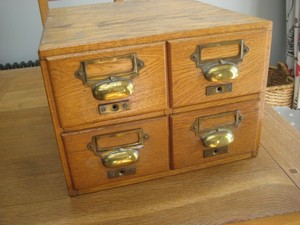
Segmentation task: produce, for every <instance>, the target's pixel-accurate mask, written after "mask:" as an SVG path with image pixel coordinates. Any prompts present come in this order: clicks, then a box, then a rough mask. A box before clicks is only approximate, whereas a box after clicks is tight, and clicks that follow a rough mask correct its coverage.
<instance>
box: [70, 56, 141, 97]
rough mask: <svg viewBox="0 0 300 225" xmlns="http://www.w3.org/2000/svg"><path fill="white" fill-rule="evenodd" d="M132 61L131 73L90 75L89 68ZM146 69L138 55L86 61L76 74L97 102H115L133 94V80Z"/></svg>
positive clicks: (81, 64) (81, 63)
mask: <svg viewBox="0 0 300 225" xmlns="http://www.w3.org/2000/svg"><path fill="white" fill-rule="evenodd" d="M122 60H130V61H131V62H132V70H131V71H119V72H114V73H108V74H101V71H99V72H98V75H97V72H96V75H93V76H91V74H89V70H88V67H89V66H93V65H97V64H105V63H109V62H118V61H120V62H121V61H122ZM143 67H144V62H143V61H142V60H140V59H138V57H137V55H136V53H131V54H127V55H121V56H115V57H107V58H100V59H94V60H86V61H82V62H80V67H79V69H78V70H77V71H76V72H75V77H76V78H78V79H80V80H81V81H82V83H83V84H84V85H85V86H88V87H90V88H91V89H92V93H93V96H94V98H95V99H97V100H115V99H122V98H126V97H128V96H129V95H131V94H133V91H134V87H133V81H132V80H133V79H134V78H135V77H137V76H138V75H139V71H140V70H141V69H142V68H143Z"/></svg>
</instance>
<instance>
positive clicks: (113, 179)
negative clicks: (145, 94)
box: [62, 117, 169, 192]
mask: <svg viewBox="0 0 300 225" xmlns="http://www.w3.org/2000/svg"><path fill="white" fill-rule="evenodd" d="M168 132H169V131H168V119H167V117H160V118H154V119H148V120H143V121H139V122H134V123H129V124H127V123H125V124H120V125H113V126H107V127H102V128H98V129H93V130H88V131H81V132H74V133H67V134H63V135H62V138H63V143H64V146H65V152H66V156H67V159H68V165H69V170H70V173H71V178H72V182H73V186H74V188H75V189H76V190H78V191H82V190H84V191H85V192H87V190H89V189H93V188H96V189H97V187H100V186H101V185H105V184H108V183H110V184H113V183H115V184H116V186H118V184H119V183H121V184H122V181H126V180H130V179H133V178H139V177H141V176H145V175H150V174H155V173H159V172H164V171H167V170H169V141H168Z"/></svg>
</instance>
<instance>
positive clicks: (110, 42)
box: [39, 0, 272, 58]
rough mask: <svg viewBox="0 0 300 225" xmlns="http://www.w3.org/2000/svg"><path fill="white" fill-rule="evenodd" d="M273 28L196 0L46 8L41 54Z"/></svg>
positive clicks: (147, 1)
mask: <svg viewBox="0 0 300 225" xmlns="http://www.w3.org/2000/svg"><path fill="white" fill-rule="evenodd" d="M154 2H155V4H154ZM145 9H147V16H146V17H145V11H144V10H145ZM111 15H113V17H112V16H111ZM203 15H205V19H203V18H204V17H203ZM145 24H147V25H146V26H145ZM271 26H272V24H271V22H269V21H266V20H262V19H259V18H255V17H250V16H245V15H241V14H239V13H235V12H231V11H228V10H225V9H219V8H216V7H214V6H209V5H206V4H203V3H200V2H198V1H194V0H188V1H180V0H176V1H174V0H166V1H155V0H139V1H126V2H121V3H118V4H113V3H104V4H98V5H86V6H80V7H68V8H59V9H50V10H49V14H48V18H47V23H46V25H45V30H44V33H43V37H42V42H41V46H40V51H39V54H40V57H42V58H44V57H46V56H52V55H61V54H68V53H75V52H82V51H90V50H96V49H105V48H111V47H121V46H128V45H134V44H144V43H152V42H157V41H166V40H170V39H177V38H187V37H199V36H206V35H213V34H222V33H223V34H224V33H232V32H236V31H243V30H253V29H271Z"/></svg>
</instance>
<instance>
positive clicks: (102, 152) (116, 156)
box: [87, 129, 149, 168]
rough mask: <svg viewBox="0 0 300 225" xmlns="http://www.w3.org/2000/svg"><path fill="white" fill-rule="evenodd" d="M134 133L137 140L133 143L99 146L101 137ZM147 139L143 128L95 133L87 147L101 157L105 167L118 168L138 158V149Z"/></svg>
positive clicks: (132, 162) (130, 163)
mask: <svg viewBox="0 0 300 225" xmlns="http://www.w3.org/2000/svg"><path fill="white" fill-rule="evenodd" d="M132 133H136V134H137V137H138V140H137V141H136V142H134V143H128V144H124V145H118V146H113V147H101V146H100V145H99V143H101V139H103V138H110V137H120V136H125V135H129V134H132ZM148 139H149V135H148V134H146V133H145V132H144V131H143V129H136V130H130V131H125V132H118V133H112V134H104V135H96V136H93V137H92V141H91V142H90V143H89V144H88V145H87V148H88V149H89V150H91V151H93V152H94V154H95V155H96V156H99V157H100V158H101V161H102V163H103V165H104V166H105V167H106V168H119V167H124V166H129V165H132V164H134V163H136V162H137V161H138V160H139V157H140V152H139V150H140V149H142V148H143V147H144V142H145V141H146V140H148Z"/></svg>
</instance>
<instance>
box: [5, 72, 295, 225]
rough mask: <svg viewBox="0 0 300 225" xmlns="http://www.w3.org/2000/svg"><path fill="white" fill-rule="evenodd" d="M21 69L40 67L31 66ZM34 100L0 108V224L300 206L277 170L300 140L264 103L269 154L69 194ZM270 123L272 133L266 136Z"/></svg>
mask: <svg viewBox="0 0 300 225" xmlns="http://www.w3.org/2000/svg"><path fill="white" fill-rule="evenodd" d="M24 71H25V74H26V72H27V71H28V72H29V71H31V72H32V73H34V74H36V75H39V74H40V71H39V70H36V68H30V69H26V70H24ZM15 72H16V71H14V70H12V71H1V72H0V82H1V80H2V79H7V78H8V77H14V74H15ZM4 73H5V74H4ZM2 75H3V76H2ZM39 79H40V82H39V85H37V86H32V89H35V91H37V95H41V96H44V97H45V93H44V91H43V90H42V84H41V77H39ZM8 82H10V80H8ZM28 85H29V86H28V87H31V86H30V84H28ZM28 87H22V90H26V89H28ZM9 92H10V90H7V94H9ZM21 93H22V92H19V94H21ZM21 96H22V95H21ZM19 97H20V96H19ZM20 99H21V98H20ZM44 99H45V98H44ZM20 101H22V99H21V100H20ZM0 103H1V102H0ZM15 104H16V105H18V104H19V103H17V102H15ZM34 104H35V105H36V106H35V107H32V108H26V104H20V106H21V107H19V108H18V107H16V106H14V107H12V108H13V109H11V108H8V109H7V110H5V108H4V109H3V110H2V111H1V112H0V134H1V135H0V142H1V145H0V179H1V183H0V199H1V202H0V224H12V225H14V224H20V223H22V224H25V225H26V224H30V225H35V224H151V225H152V224H204V225H205V224H224V223H229V222H234V221H236V222H237V221H244V220H249V219H255V218H260V217H266V216H272V215H278V214H283V213H288V212H294V211H300V199H299V194H300V190H299V188H298V187H297V186H296V185H295V183H294V182H293V181H292V180H291V179H290V177H289V176H287V174H286V173H285V172H283V170H282V168H284V167H282V166H281V163H282V162H284V160H280V157H284V158H285V157H286V156H288V155H290V151H291V152H293V156H294V158H295V159H297V157H298V156H299V151H293V148H292V146H293V145H294V144H295V146H299V144H298V145H296V144H297V142H296V143H294V141H299V138H297V137H296V138H294V139H293V140H294V141H291V140H292V139H290V138H289V136H287V135H283V136H282V137H283V138H282V139H279V138H278V136H279V134H280V133H281V132H282V131H284V132H290V135H295V133H296V131H295V130H294V129H292V128H290V127H289V126H288V124H287V123H283V122H279V123H278V122H277V120H280V118H279V117H278V118H277V117H275V116H272V114H271V113H270V111H269V110H272V109H270V108H268V107H267V108H266V113H265V121H266V123H264V124H263V132H262V134H263V136H262V143H266V141H268V142H272V143H273V144H272V145H265V147H266V148H267V149H266V150H267V151H268V152H269V153H267V152H266V150H265V149H264V148H262V147H261V148H260V151H259V155H258V156H257V157H255V158H252V159H248V160H242V161H238V162H234V163H229V164H225V165H220V166H216V167H212V168H207V169H203V170H199V171H195V172H189V173H185V174H180V175H176V176H171V177H167V178H163V179H159V180H154V181H149V182H144V183H140V184H134V185H130V186H126V187H122V188H115V189H110V190H106V191H101V192H97V193H94V194H89V195H82V196H79V197H75V198H70V197H69V196H68V193H67V190H66V184H65V181H64V175H63V170H62V167H61V164H60V162H59V154H58V152H57V147H56V143H55V138H54V135H53V128H52V125H51V119H50V115H49V109H48V107H46V106H45V105H46V104H47V103H46V101H45V102H39V101H38V100H37V101H36V102H35V97H34V96H32V105H34ZM22 107H24V108H22ZM271 112H273V111H271ZM274 113H275V112H274ZM275 115H276V114H275ZM270 130H274V132H275V133H277V134H278V135H277V136H276V135H273V133H271V135H269V134H268V132H267V131H270ZM290 142H292V143H293V144H292V145H290V144H289V143H290ZM276 146H280V147H282V148H284V149H285V153H284V154H280V155H277V156H278V157H273V155H272V154H274V153H275V151H272V149H273V148H274V150H275V149H276V151H277V150H278V148H275V147H276ZM286 147H287V148H286ZM279 150H280V149H279ZM272 157H273V158H274V159H275V160H277V162H275V161H274V159H273V158H272ZM295 165H298V164H295ZM294 215H297V214H286V215H283V216H282V215H281V216H278V217H274V218H273V220H270V221H271V222H272V223H269V224H275V225H276V222H277V221H280V223H277V224H281V225H289V224H297V223H291V220H295V221H297V216H294ZM279 218H284V220H280V219H279ZM267 219H272V218H267ZM267 219H265V220H266V221H267ZM265 220H262V219H261V220H258V221H259V223H258V224H268V223H263V222H264V221H265ZM298 220H299V219H298ZM295 221H293V222H295ZM245 224H247V223H245ZM250 224H251V223H250ZM252 224H253V223H252ZM254 224H255V223H254ZM256 224H257V223H256Z"/></svg>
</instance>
